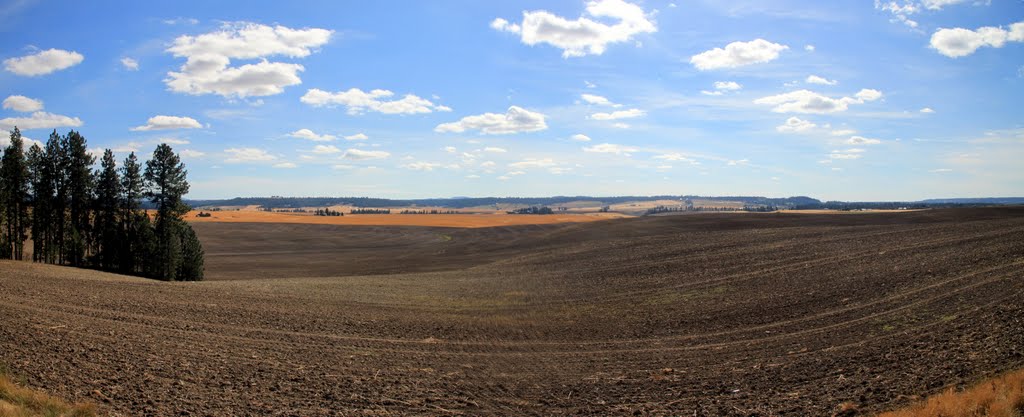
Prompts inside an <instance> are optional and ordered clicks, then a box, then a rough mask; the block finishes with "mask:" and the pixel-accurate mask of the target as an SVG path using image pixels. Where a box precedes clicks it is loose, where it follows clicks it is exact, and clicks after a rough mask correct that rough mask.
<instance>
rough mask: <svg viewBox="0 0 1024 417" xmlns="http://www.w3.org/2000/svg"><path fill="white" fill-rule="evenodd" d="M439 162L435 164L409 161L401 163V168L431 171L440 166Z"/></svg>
mask: <svg viewBox="0 0 1024 417" xmlns="http://www.w3.org/2000/svg"><path fill="white" fill-rule="evenodd" d="M440 167H441V164H435V163H432V162H411V163H408V164H405V165H402V168H405V169H411V170H414V171H433V170H434V168H440Z"/></svg>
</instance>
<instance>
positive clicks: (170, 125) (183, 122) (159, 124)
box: [131, 115, 203, 132]
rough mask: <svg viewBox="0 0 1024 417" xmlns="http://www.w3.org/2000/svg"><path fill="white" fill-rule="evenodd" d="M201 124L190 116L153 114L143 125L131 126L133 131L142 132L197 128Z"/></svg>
mask: <svg viewBox="0 0 1024 417" xmlns="http://www.w3.org/2000/svg"><path fill="white" fill-rule="evenodd" d="M202 127H203V125H202V124H200V123H199V122H198V121H196V119H193V118H191V117H178V116H163V115H160V116H153V117H150V118H149V120H147V121H146V124H145V125H142V126H136V127H133V128H131V130H132V131H133V132H140V131H142V132H144V131H149V130H166V129H199V128H202Z"/></svg>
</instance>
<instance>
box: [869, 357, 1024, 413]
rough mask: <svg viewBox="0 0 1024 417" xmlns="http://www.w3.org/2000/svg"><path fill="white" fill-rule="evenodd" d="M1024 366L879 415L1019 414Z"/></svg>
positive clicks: (1022, 405) (1022, 406) (1023, 405)
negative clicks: (959, 389)
mask: <svg viewBox="0 0 1024 417" xmlns="http://www.w3.org/2000/svg"><path fill="white" fill-rule="evenodd" d="M1022 416H1024V369H1022V370H1019V371H1015V372H1011V373H1008V374H1006V375H1003V376H1001V377H999V378H995V379H992V380H990V381H985V382H983V383H981V384H978V385H976V386H974V387H972V388H970V389H967V390H965V391H961V392H956V391H955V390H953V389H952V388H950V389H949V390H948V391H946V392H944V393H942V394H938V395H935V396H932V397H931V398H928V399H927V400H924V401H922V402H920V403H918V404H914V405H912V406H910V407H908V408H905V409H903V410H899V411H893V412H889V413H884V414H881V415H879V417H1022Z"/></svg>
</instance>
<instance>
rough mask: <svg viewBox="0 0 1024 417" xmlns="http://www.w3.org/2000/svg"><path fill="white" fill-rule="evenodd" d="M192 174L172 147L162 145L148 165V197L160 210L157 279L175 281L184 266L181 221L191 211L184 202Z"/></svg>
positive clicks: (146, 186) (157, 148) (146, 188)
mask: <svg viewBox="0 0 1024 417" xmlns="http://www.w3.org/2000/svg"><path fill="white" fill-rule="evenodd" d="M187 174H188V172H187V171H186V170H185V165H184V164H182V163H181V159H179V158H178V155H176V154H175V153H174V151H173V150H172V149H171V147H170V146H169V145H167V144H166V143H162V144H160V145H158V146H157V147H156V150H155V151H153V158H152V159H150V160H149V161H146V172H145V190H146V191H145V196H146V198H148V199H149V200H150V201H151V202H152V203H153V204H155V205H156V207H157V215H156V229H155V231H156V242H157V245H156V248H157V253H156V254H155V255H156V256H155V257H154V260H155V262H156V263H157V266H158V272H157V278H160V279H165V280H169V281H173V280H174V279H175V278H176V276H177V273H178V269H179V265H180V264H181V261H182V259H181V242H180V239H179V238H178V234H179V233H181V231H180V229H181V227H180V225H179V222H180V218H181V216H182V215H184V214H185V213H187V212H188V210H189V207H188V206H187V205H185V203H184V202H183V201H182V196H184V195H185V194H186V193H188V189H189V185H188V182H187V181H186V180H185V177H186V175H187Z"/></svg>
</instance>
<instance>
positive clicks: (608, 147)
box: [583, 143, 638, 156]
mask: <svg viewBox="0 0 1024 417" xmlns="http://www.w3.org/2000/svg"><path fill="white" fill-rule="evenodd" d="M637 150H638V149H637V148H634V147H631V146H623V145H616V144H613V143H601V144H598V145H594V146H591V147H588V148H583V152H591V153H612V154H616V155H625V156H629V154H630V153H632V152H636V151H637Z"/></svg>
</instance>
